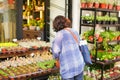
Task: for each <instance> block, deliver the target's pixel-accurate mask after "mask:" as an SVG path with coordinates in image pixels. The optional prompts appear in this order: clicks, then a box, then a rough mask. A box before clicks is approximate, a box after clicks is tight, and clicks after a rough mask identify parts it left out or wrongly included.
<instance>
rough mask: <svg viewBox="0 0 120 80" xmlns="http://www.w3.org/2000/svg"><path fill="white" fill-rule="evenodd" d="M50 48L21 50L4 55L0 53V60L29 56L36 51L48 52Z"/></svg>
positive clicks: (7, 52)
mask: <svg viewBox="0 0 120 80" xmlns="http://www.w3.org/2000/svg"><path fill="white" fill-rule="evenodd" d="M49 49H50V48H49V47H40V48H36V49H35V48H29V49H26V50H21V51H6V52H4V53H2V52H0V58H1V59H2V58H10V57H15V56H25V55H30V54H31V53H33V52H36V51H44V50H46V51H48V50H49Z"/></svg>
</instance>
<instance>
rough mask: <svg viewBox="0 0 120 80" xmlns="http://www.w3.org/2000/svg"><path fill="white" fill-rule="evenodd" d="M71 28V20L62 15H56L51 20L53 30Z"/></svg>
mask: <svg viewBox="0 0 120 80" xmlns="http://www.w3.org/2000/svg"><path fill="white" fill-rule="evenodd" d="M68 27H69V28H71V21H70V20H69V19H67V18H65V17H64V16H61V15H59V16H57V17H55V19H54V21H53V29H54V31H56V32H58V31H60V30H62V29H64V28H68Z"/></svg>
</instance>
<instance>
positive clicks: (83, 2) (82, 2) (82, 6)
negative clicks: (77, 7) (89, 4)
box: [81, 0, 86, 8]
mask: <svg viewBox="0 0 120 80" xmlns="http://www.w3.org/2000/svg"><path fill="white" fill-rule="evenodd" d="M81 8H86V0H81Z"/></svg>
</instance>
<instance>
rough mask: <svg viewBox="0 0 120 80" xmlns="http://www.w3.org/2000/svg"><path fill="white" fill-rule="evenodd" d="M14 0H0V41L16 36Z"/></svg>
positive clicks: (10, 39)
mask: <svg viewBox="0 0 120 80" xmlns="http://www.w3.org/2000/svg"><path fill="white" fill-rule="evenodd" d="M15 3H16V2H15V0H0V42H9V41H12V39H13V38H16V10H15Z"/></svg>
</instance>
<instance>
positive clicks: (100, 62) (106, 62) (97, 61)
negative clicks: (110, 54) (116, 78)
mask: <svg viewBox="0 0 120 80" xmlns="http://www.w3.org/2000/svg"><path fill="white" fill-rule="evenodd" d="M118 61H120V58H119V59H115V60H107V61H99V60H96V61H95V60H94V59H92V62H93V63H97V64H101V65H109V64H111V63H115V62H118Z"/></svg>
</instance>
